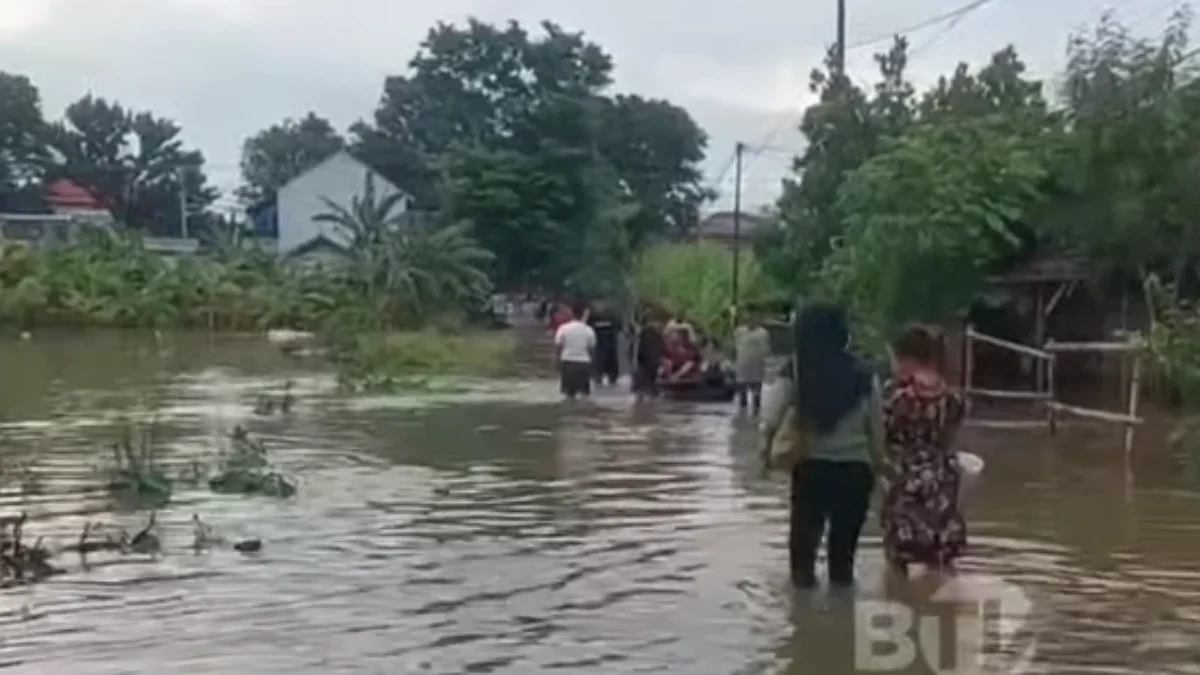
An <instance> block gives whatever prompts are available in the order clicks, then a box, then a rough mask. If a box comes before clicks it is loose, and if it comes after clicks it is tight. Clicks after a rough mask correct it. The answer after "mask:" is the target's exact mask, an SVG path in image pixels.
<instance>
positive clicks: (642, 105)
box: [352, 20, 706, 284]
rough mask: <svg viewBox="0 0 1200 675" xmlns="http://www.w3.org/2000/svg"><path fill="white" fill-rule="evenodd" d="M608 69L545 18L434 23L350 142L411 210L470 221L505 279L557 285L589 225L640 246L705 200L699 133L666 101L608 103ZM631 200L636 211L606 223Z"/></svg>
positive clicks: (597, 54)
mask: <svg viewBox="0 0 1200 675" xmlns="http://www.w3.org/2000/svg"><path fill="white" fill-rule="evenodd" d="M611 73H612V60H611V58H610V57H609V56H608V55H607V54H606V53H605V52H604V51H603V50H602V49H601V48H600V47H599V46H597V45H596V44H594V43H592V42H590V41H589V40H587V39H586V38H585V37H584V36H583V35H582V34H580V33H573V32H569V31H565V30H563V29H562V28H561V27H559V26H557V25H555V24H552V23H548V22H547V23H543V24H542V25H541V30H540V31H539V32H538V33H536V34H534V33H531V32H529V31H527V30H526V29H525V28H523V27H522V26H521V25H520V24H517V23H515V22H510V23H509V24H507V25H505V26H492V25H488V24H485V23H481V22H479V21H475V20H472V21H469V22H468V23H467V25H466V26H464V27H459V26H453V25H448V24H439V25H437V26H435V27H434V28H433V29H432V30H431V31H430V32H429V34H428V36H427V37H426V40H425V41H424V42H423V43H422V46H421V48H420V50H419V51H418V53H417V55H416V56H415V57H414V58H413V59H412V61H411V62H410V64H409V72H408V73H407V74H405V75H398V76H393V77H390V78H388V80H387V81H386V82H385V85H384V93H383V97H382V99H381V101H380V104H379V106H378V108H377V109H376V111H375V115H374V119H373V123H372V124H367V123H360V124H357V125H355V126H354V127H353V128H352V137H353V143H354V147H355V148H356V150H357V151H358V154H359V155H360V156H362V157H363V158H364V160H366V161H367V162H368V163H370V164H371V165H372V166H374V167H376V168H377V169H378V170H379V171H380V172H382V173H383V174H384V175H385V176H387V177H388V178H389V179H391V180H392V181H394V182H395V183H396V184H397V185H399V186H401V187H402V188H404V189H405V190H407V191H408V192H410V193H411V194H413V196H414V197H415V198H416V200H417V203H418V205H425V206H431V207H437V208H440V209H442V210H443V211H444V212H446V214H447V215H448V217H449V219H450V220H454V221H467V222H470V223H472V226H473V229H474V232H475V234H476V236H477V237H478V239H479V240H480V241H482V242H484V243H485V245H487V246H488V247H489V248H490V249H491V250H493V251H494V252H495V253H496V254H497V257H496V263H495V264H496V273H497V277H498V280H499V281H500V282H501V283H506V284H507V283H517V282H520V281H528V280H534V279H537V280H541V281H544V282H546V283H559V282H561V281H562V280H563V278H564V276H565V271H564V268H566V267H568V265H567V264H566V263H567V262H568V261H572V260H576V261H577V260H578V257H579V256H580V255H582V254H583V253H582V252H583V250H584V249H585V248H587V245H586V244H585V242H586V241H596V240H597V239H598V238H597V237H596V236H594V234H593V233H590V230H591V229H592V228H602V227H614V226H615V225H614V223H617V222H620V223H622V227H626V228H628V229H629V234H631V235H632V236H631V240H632V241H634V242H636V243H640V242H641V241H643V240H645V239H647V238H648V237H649V236H651V235H653V234H657V233H663V232H671V231H682V230H686V229H687V228H688V227H690V226H691V225H693V224H694V223H695V222H696V220H697V217H696V212H697V210H698V208H699V205H700V203H701V201H702V200H703V198H704V196H705V193H704V190H703V189H702V188H701V187H700V172H699V170H698V163H699V161H700V160H701V159H702V157H703V151H704V145H705V142H706V139H705V136H704V134H703V132H702V131H701V130H700V129H699V128H698V127H697V126H696V124H695V122H694V121H692V120H691V118H690V116H688V115H687V113H686V112H685V111H683V110H682V109H680V108H678V107H676V106H673V105H671V104H669V103H667V102H665V101H654V100H647V99H642V98H640V97H632V96H630V97H616V98H609V97H607V96H606V94H605V90H606V88H607V87H608V85H609V84H610V82H611ZM627 200H633V201H636V202H637V203H638V204H639V208H638V209H637V210H636V213H637V214H638V216H637V218H636V219H634V220H630V219H627V218H611V217H608V215H607V214H611V213H612V211H611V209H612V208H613V204H614V202H617V203H623V202H625V201H627ZM629 212H630V213H633V212H634V211H632V210H630V211H629ZM623 234H624V233H623Z"/></svg>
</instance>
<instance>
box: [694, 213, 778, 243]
mask: <svg viewBox="0 0 1200 675" xmlns="http://www.w3.org/2000/svg"><path fill="white" fill-rule="evenodd" d="M734 215H735V213H734V212H733V211H717V212H716V213H710V214H708V216H706V217H705V218H704V220H702V221H700V227H699V228H698V229H697V230H696V234H697V236H699V237H700V238H701V239H704V238H708V237H712V238H720V239H727V238H732V237H733V234H734V227H733V220H734ZM740 220H741V222H740V223H739V227H738V229H739V230H740V232H739V233H738V236H740V237H752V236H754V233H755V232H756V231H757V230H758V228H760V227H762V225H763V223H765V222H767V219H766V218H763V217H762V216H757V215H754V214H751V213H746V212H745V211H742V212H741V219H740Z"/></svg>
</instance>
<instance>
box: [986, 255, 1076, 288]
mask: <svg viewBox="0 0 1200 675" xmlns="http://www.w3.org/2000/svg"><path fill="white" fill-rule="evenodd" d="M1087 270H1088V266H1087V264H1086V262H1085V261H1084V260H1083V258H1082V256H1078V255H1052V254H1049V253H1039V254H1037V255H1034V256H1033V257H1032V258H1030V259H1029V260H1027V261H1025V262H1024V263H1022V264H1020V265H1017V266H1016V268H1014V269H1012V270H1010V271H1009V272H1007V273H1006V274H1002V275H999V276H998V277H996V278H995V279H994V281H995V282H998V283H1001V284H1030V283H1033V284H1036V283H1052V282H1064V281H1082V280H1084V279H1087V278H1088V272H1087Z"/></svg>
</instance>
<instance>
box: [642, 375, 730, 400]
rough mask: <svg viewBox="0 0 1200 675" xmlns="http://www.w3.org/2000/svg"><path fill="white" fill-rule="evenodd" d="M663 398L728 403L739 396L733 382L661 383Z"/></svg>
mask: <svg viewBox="0 0 1200 675" xmlns="http://www.w3.org/2000/svg"><path fill="white" fill-rule="evenodd" d="M658 389H659V391H660V392H661V393H662V397H663V398H665V399H669V400H672V401H697V402H711V403H727V402H729V401H732V400H733V399H734V397H735V396H736V395H737V389H736V388H735V387H734V386H733V383H732V382H729V381H726V380H720V381H712V380H710V381H707V382H660V383H659V385H658Z"/></svg>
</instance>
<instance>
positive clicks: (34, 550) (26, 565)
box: [0, 513, 62, 588]
mask: <svg viewBox="0 0 1200 675" xmlns="http://www.w3.org/2000/svg"><path fill="white" fill-rule="evenodd" d="M28 519H29V514H27V513H21V514H20V515H19V516H15V517H14V516H8V517H0V588H6V587H8V586H14V585H20V584H26V583H33V582H36V581H40V580H42V579H44V578H46V577H49V576H53V575H56V574H61V573H62V570H60V569H58V568H57V567H54V566H53V565H51V564H50V558H51V557H52V556H51V553H50V551H49V550H47V549H46V548H45V547H44V546H42V540H41V538H40V537H39V538H38V540H37V541H35V542H34V544H33V546H26V545H25V543H24V542H23V541H22V539H21V536H22V534H23V533H24V528H25V521H26V520H28Z"/></svg>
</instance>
